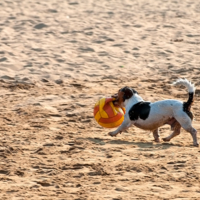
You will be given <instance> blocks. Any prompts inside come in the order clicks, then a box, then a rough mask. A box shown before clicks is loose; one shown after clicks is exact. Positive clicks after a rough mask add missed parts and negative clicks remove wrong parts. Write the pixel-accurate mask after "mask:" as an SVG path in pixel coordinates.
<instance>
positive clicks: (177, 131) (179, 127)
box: [163, 122, 181, 142]
mask: <svg viewBox="0 0 200 200" xmlns="http://www.w3.org/2000/svg"><path fill="white" fill-rule="evenodd" d="M173 129H174V131H173V132H172V134H171V135H169V136H168V137H165V138H163V141H165V142H168V141H170V140H171V139H172V138H173V137H175V136H177V135H179V134H180V132H181V125H180V124H179V123H178V122H177V123H176V125H175V126H174V127H173Z"/></svg>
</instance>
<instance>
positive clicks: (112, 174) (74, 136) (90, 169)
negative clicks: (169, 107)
mask: <svg viewBox="0 0 200 200" xmlns="http://www.w3.org/2000/svg"><path fill="white" fill-rule="evenodd" d="M0 7H1V12H0V19H1V23H0V31H1V39H0V40H1V42H0V89H1V98H0V102H1V104H0V105H1V107H0V111H1V112H0V125H1V126H0V136H1V141H0V199H2V200H26V199H30V200H36V199H38V200H51V199H52V200H55V199H60V200H61V199H63V200H64V199H65V200H97V199H98V200H101V199H106V200H128V199H145V200H146V199H147V200H152V199H153V200H157V199H159V200H160V199H165V200H167V199H169V200H171V199H177V200H182V199H184V200H186V199H187V200H190V199H200V188H199V184H200V159H199V153H200V150H199V148H198V147H193V146H192V137H191V136H190V134H189V133H187V132H185V131H184V130H182V131H181V134H180V135H179V136H177V137H176V138H174V139H173V140H172V141H170V142H168V143H166V142H161V143H155V142H153V136H152V133H150V132H148V131H144V130H141V129H138V128H136V127H131V128H130V129H129V130H128V131H127V132H125V133H122V134H121V135H118V136H117V137H116V138H111V137H110V136H108V135H107V133H108V132H109V131H110V129H106V128H102V127H100V126H99V125H98V124H97V123H96V122H95V120H94V118H93V106H94V104H95V102H96V101H97V100H98V99H99V98H101V97H109V96H111V95H112V94H115V93H116V92H117V91H118V89H119V88H121V87H123V86H130V87H133V88H134V89H135V90H137V91H138V93H139V94H140V95H141V96H142V97H143V99H145V100H147V101H152V102H154V101H157V100H163V99H178V100H183V101H186V100H187V98H188V94H187V91H186V89H185V88H183V87H174V86H172V85H171V84H172V82H173V81H175V80H176V79H177V78H187V79H189V80H191V81H192V82H193V83H195V85H196V89H197V90H196V96H195V103H194V105H193V107H192V110H193V113H194V115H195V120H194V122H193V125H194V127H195V128H196V129H197V131H198V133H200V123H199V122H200V104H199V103H200V79H199V78H200V64H199V63H200V45H199V44H200V1H199V0H196V1H193V0H185V1H181V0H174V1H170V0H152V1H148V0H134V1H133V0H123V1H122V0H101V1H94V0H87V1H86V0H51V1H50V0H49V1H39V0H24V1H21V0H13V1H1V2H0ZM111 130H112V129H111ZM169 134H170V127H169V126H163V127H162V128H161V129H160V135H161V137H166V136H168V135H169ZM198 137H199V136H198Z"/></svg>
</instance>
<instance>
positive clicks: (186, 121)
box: [176, 112, 199, 146]
mask: <svg viewBox="0 0 200 200" xmlns="http://www.w3.org/2000/svg"><path fill="white" fill-rule="evenodd" d="M176 120H177V121H178V122H179V123H180V125H181V126H182V127H183V128H184V129H185V130H186V131H187V132H189V133H190V134H191V135H192V138H193V145H194V146H199V143H198V140H197V131H196V129H195V128H193V127H192V120H191V118H190V117H189V116H188V115H187V114H186V113H185V112H182V113H181V115H180V114H179V116H176Z"/></svg>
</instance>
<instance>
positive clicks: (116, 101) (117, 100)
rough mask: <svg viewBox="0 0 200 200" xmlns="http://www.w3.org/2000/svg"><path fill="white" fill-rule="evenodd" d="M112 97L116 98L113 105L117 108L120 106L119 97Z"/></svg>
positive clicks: (116, 95)
mask: <svg viewBox="0 0 200 200" xmlns="http://www.w3.org/2000/svg"><path fill="white" fill-rule="evenodd" d="M111 97H112V98H115V100H114V101H113V104H114V105H115V106H119V96H118V94H114V95H112V96H111Z"/></svg>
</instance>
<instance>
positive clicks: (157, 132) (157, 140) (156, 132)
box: [153, 129, 160, 142]
mask: <svg viewBox="0 0 200 200" xmlns="http://www.w3.org/2000/svg"><path fill="white" fill-rule="evenodd" d="M153 137H154V141H155V142H160V139H159V137H160V136H159V129H156V130H154V131H153Z"/></svg>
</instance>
